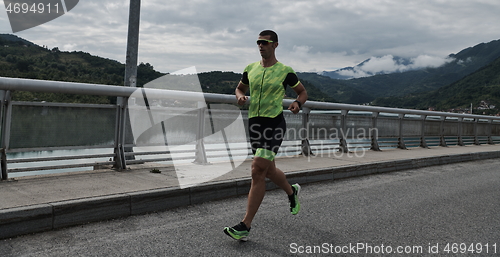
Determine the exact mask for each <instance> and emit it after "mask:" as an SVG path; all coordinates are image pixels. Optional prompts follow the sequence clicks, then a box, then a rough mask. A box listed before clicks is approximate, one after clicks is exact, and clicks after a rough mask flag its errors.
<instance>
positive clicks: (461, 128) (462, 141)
mask: <svg viewBox="0 0 500 257" xmlns="http://www.w3.org/2000/svg"><path fill="white" fill-rule="evenodd" d="M463 121H464V118H462V117H458V145H459V146H465V143H464V139H463V137H462V132H463V131H462V130H463Z"/></svg>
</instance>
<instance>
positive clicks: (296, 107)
mask: <svg viewBox="0 0 500 257" xmlns="http://www.w3.org/2000/svg"><path fill="white" fill-rule="evenodd" d="M288 110H290V111H292V112H293V114H297V113H299V111H300V107H299V104H298V103H296V102H293V103H292V104H290V106H288Z"/></svg>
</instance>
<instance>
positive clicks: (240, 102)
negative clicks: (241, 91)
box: [238, 95, 248, 105]
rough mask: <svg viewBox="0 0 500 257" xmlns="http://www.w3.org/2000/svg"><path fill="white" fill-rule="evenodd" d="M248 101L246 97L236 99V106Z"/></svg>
mask: <svg viewBox="0 0 500 257" xmlns="http://www.w3.org/2000/svg"><path fill="white" fill-rule="evenodd" d="M247 100H248V97H247V96H246V95H244V96H240V97H238V104H239V105H244V104H245V103H246V102H247Z"/></svg>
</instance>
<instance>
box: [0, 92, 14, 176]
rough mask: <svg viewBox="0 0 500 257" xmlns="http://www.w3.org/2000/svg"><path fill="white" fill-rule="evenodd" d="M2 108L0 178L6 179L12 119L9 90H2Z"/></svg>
mask: <svg viewBox="0 0 500 257" xmlns="http://www.w3.org/2000/svg"><path fill="white" fill-rule="evenodd" d="M1 100H2V109H1V118H2V119H1V123H2V138H1V141H2V142H1V147H2V148H1V153H0V155H1V156H0V158H1V159H0V168H1V169H2V172H1V179H2V180H7V179H8V178H9V173H8V170H7V150H8V149H9V143H10V142H9V141H10V125H11V121H12V101H11V92H10V91H9V90H7V91H2V96H1Z"/></svg>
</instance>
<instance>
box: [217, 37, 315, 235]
mask: <svg viewBox="0 0 500 257" xmlns="http://www.w3.org/2000/svg"><path fill="white" fill-rule="evenodd" d="M257 45H258V47H259V51H260V55H261V57H262V59H261V60H260V61H258V62H255V63H251V64H249V65H248V66H247V67H246V68H245V70H244V72H243V76H242V79H241V81H240V82H239V83H238V86H237V87H236V90H235V94H236V98H237V100H238V104H239V105H244V104H245V103H246V101H247V100H248V97H247V96H245V94H246V92H247V91H248V90H249V89H250V107H249V111H248V119H249V122H248V123H249V135H250V144H251V147H252V152H253V154H254V158H253V161H252V183H251V186H250V192H249V194H248V203H247V210H246V214H245V217H244V218H243V220H242V221H241V222H240V223H239V224H238V225H236V226H234V227H225V228H224V233H226V234H227V235H228V236H230V237H231V238H233V239H236V240H242V241H246V240H247V237H248V235H249V232H250V228H251V225H252V220H253V218H254V217H255V214H256V213H257V210H258V209H259V206H260V204H261V203H262V200H263V199H264V194H265V192H266V181H265V179H266V178H269V179H270V180H271V181H272V182H274V183H275V184H276V185H278V186H279V187H280V188H282V189H283V190H284V191H285V192H286V194H287V195H288V199H289V202H290V212H291V213H292V214H293V215H296V214H297V213H298V212H299V210H300V203H299V199H298V194H299V192H300V186H299V184H294V185H290V184H289V183H288V181H287V179H286V176H285V173H283V171H281V170H280V169H278V168H276V164H275V162H274V157H275V156H276V154H277V153H278V149H279V147H280V146H281V142H282V141H283V138H284V136H285V132H286V123H285V119H284V117H283V97H284V95H285V89H286V87H287V86H289V87H291V88H292V89H293V90H294V91H295V93H297V95H298V96H297V99H296V100H295V101H294V102H293V103H292V104H290V106H289V107H288V110H290V111H291V112H292V113H294V114H297V113H298V112H299V111H300V109H301V106H302V105H303V104H304V103H305V102H306V100H307V91H306V89H305V88H304V85H302V83H301V82H300V81H299V79H298V77H297V74H295V72H294V70H293V69H292V68H290V67H288V66H285V65H284V64H282V63H280V62H278V60H277V59H276V56H275V51H276V48H277V47H278V35H277V34H276V33H275V32H274V31H271V30H264V31H262V32H261V33H260V34H259V38H258V40H257Z"/></svg>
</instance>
